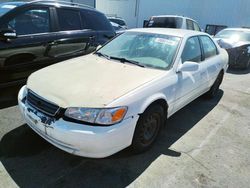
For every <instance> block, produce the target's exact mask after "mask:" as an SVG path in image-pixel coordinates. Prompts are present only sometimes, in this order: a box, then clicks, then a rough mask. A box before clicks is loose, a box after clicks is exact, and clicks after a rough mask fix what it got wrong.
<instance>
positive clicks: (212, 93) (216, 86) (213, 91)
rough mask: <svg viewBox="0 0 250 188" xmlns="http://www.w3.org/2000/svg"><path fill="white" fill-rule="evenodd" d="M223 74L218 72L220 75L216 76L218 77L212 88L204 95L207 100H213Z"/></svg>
mask: <svg viewBox="0 0 250 188" xmlns="http://www.w3.org/2000/svg"><path fill="white" fill-rule="evenodd" d="M223 77H224V74H223V72H220V74H219V75H218V77H217V78H216V80H215V82H214V84H213V85H212V87H211V88H210V90H209V91H208V92H207V93H206V94H205V96H206V97H207V98H210V99H212V98H214V97H215V96H216V95H217V93H218V92H219V88H220V84H221V82H222V80H223Z"/></svg>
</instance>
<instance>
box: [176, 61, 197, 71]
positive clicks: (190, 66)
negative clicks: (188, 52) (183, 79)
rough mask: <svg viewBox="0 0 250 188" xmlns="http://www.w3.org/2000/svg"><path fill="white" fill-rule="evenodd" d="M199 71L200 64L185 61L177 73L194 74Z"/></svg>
mask: <svg viewBox="0 0 250 188" xmlns="http://www.w3.org/2000/svg"><path fill="white" fill-rule="evenodd" d="M198 69H199V64H198V63H196V62H193V61H185V62H184V63H182V64H180V65H179V67H178V70H177V72H192V71H197V70H198Z"/></svg>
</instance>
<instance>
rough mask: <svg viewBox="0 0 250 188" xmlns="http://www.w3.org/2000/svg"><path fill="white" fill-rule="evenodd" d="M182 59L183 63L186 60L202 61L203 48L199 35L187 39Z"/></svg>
mask: <svg viewBox="0 0 250 188" xmlns="http://www.w3.org/2000/svg"><path fill="white" fill-rule="evenodd" d="M181 59H182V62H183V63H184V62H185V61H193V62H200V61H201V48H200V43H199V39H198V37H192V38H189V39H188V40H187V41H186V44H185V47H184V50H183V52H182V55H181Z"/></svg>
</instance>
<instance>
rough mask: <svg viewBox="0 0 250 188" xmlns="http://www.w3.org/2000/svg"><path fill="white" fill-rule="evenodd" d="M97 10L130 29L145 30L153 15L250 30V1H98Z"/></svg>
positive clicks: (203, 26) (202, 24)
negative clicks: (123, 20)
mask: <svg viewBox="0 0 250 188" xmlns="http://www.w3.org/2000/svg"><path fill="white" fill-rule="evenodd" d="M96 8H97V9H98V10H100V11H102V12H104V13H105V14H107V15H116V16H120V17H122V18H124V19H125V20H126V21H127V23H128V26H129V27H142V26H143V21H144V20H148V19H149V18H150V16H152V15H161V14H171V15H183V16H187V17H191V18H193V19H195V20H196V21H198V22H199V24H200V26H201V27H202V28H203V29H205V27H206V25H207V24H211V25H225V26H228V27H250V19H249V18H250V0H153V1H152V0H96Z"/></svg>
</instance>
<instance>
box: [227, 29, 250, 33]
mask: <svg viewBox="0 0 250 188" xmlns="http://www.w3.org/2000/svg"><path fill="white" fill-rule="evenodd" d="M223 30H230V31H244V32H250V29H248V28H226V29H223Z"/></svg>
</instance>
